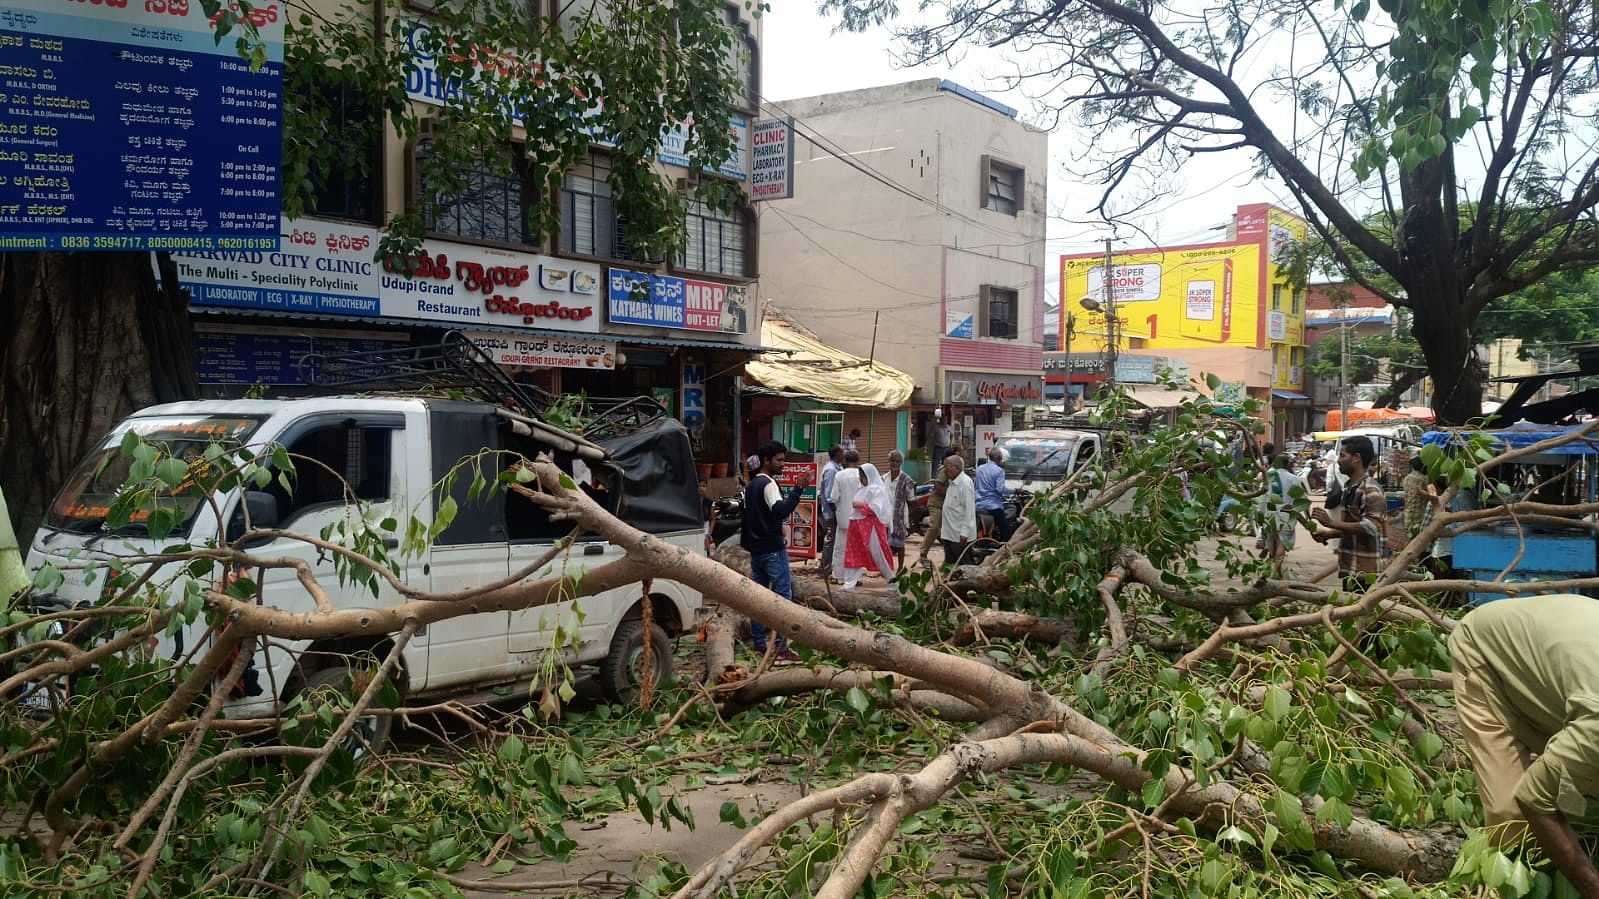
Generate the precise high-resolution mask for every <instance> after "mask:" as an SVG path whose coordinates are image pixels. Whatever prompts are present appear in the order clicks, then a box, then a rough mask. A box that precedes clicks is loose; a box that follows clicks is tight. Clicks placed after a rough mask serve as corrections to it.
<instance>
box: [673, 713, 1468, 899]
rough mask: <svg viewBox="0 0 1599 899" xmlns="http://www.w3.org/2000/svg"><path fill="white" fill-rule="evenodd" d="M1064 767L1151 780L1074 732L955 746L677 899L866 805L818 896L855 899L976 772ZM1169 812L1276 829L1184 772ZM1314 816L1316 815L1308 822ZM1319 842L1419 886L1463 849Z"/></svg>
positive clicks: (1122, 779) (1229, 788)
mask: <svg viewBox="0 0 1599 899" xmlns="http://www.w3.org/2000/svg"><path fill="white" fill-rule="evenodd" d="M1046 762H1047V763H1056V764H1065V765H1069V766H1071V767H1073V768H1078V769H1080V770H1084V771H1091V772H1093V773H1094V774H1097V775H1099V776H1100V777H1102V778H1104V779H1105V780H1107V781H1110V782H1112V783H1114V784H1116V785H1117V786H1120V787H1122V788H1123V789H1125V790H1128V791H1129V792H1133V793H1137V792H1138V791H1139V790H1141V789H1142V788H1143V785H1144V784H1145V783H1147V782H1148V780H1149V778H1150V775H1149V774H1148V772H1146V771H1145V770H1144V769H1143V768H1142V767H1140V766H1139V764H1138V761H1137V760H1136V759H1135V758H1134V757H1133V756H1130V755H1127V754H1123V753H1115V752H1110V751H1107V750H1106V748H1105V747H1103V746H1101V745H1099V744H1097V743H1095V742H1093V741H1091V740H1086V739H1083V738H1082V737H1078V736H1075V735H1073V734H1044V733H1017V734H1012V735H1009V736H1006V737H1001V738H997V739H993V740H987V741H982V742H972V741H968V742H963V743H958V744H956V745H954V746H952V747H950V749H949V750H948V751H946V752H945V753H944V754H942V755H940V756H939V757H938V758H937V759H935V760H933V762H931V763H930V764H929V765H928V766H927V767H926V768H924V769H922V770H921V771H920V772H917V773H915V774H905V775H898V776H894V775H887V774H870V775H866V776H864V777H861V778H859V779H857V780H855V781H852V782H851V783H848V784H844V785H843V786H840V787H836V788H834V789H832V790H826V791H823V792H820V793H813V794H811V795H810V796H808V797H806V798H805V800H803V801H802V802H800V803H796V804H794V805H792V806H790V807H788V808H785V809H782V810H780V812H779V813H776V814H774V815H773V816H772V817H770V818H768V819H767V820H766V821H763V822H762V824H761V826H759V827H757V828H756V829H754V830H752V831H750V833H748V834H746V835H745V837H744V838H743V839H741V840H740V841H739V842H738V843H737V844H735V845H734V846H733V847H732V848H731V849H729V850H728V851H726V852H724V853H722V854H721V855H719V856H717V857H716V858H713V859H711V860H710V861H709V862H707V863H706V864H705V865H703V866H702V867H701V868H700V869H699V870H698V871H697V872H695V875H694V876H693V877H692V878H690V880H689V881H688V883H687V884H685V885H684V886H683V888H682V889H680V890H679V891H678V892H677V893H676V894H675V899H708V897H711V896H714V895H716V894H717V891H718V890H721V889H722V888H724V887H726V886H727V885H728V884H729V883H730V882H731V880H732V878H733V877H734V876H736V875H737V873H738V872H739V871H740V870H742V869H743V868H744V867H746V866H747V865H748V864H749V862H750V861H751V860H753V859H754V857H755V854H756V852H757V851H758V850H759V849H760V848H761V847H763V846H764V845H766V844H768V843H770V842H771V841H772V840H773V839H775V838H776V836H777V835H778V834H780V833H781V832H782V831H783V830H785V829H787V827H789V826H791V825H793V824H795V823H798V822H799V821H801V820H804V819H805V818H807V817H809V816H811V815H816V814H821V813H824V812H830V811H835V810H838V809H847V808H852V807H858V806H860V805H863V804H867V803H870V805H869V806H868V813H867V822H868V824H867V825H866V827H865V829H864V830H862V831H859V832H858V834H857V836H856V839H855V841H853V842H852V843H851V845H850V846H849V847H847V848H846V849H845V851H844V854H843V855H842V856H841V859H840V862H839V864H838V865H837V866H836V867H835V868H834V870H833V872H832V874H831V876H830V877H829V878H828V881H827V883H826V884H825V885H824V886H823V887H822V889H821V890H820V891H819V892H818V893H817V894H816V895H818V896H831V897H849V896H853V895H855V893H856V891H857V890H859V888H860V885H861V883H862V882H864V880H865V878H866V876H867V875H868V874H869V873H870V871H871V867H872V865H873V864H875V861H876V859H877V857H878V855H879V854H880V853H881V852H882V850H883V848H884V845H883V840H884V835H885V833H887V832H889V830H890V827H897V826H898V824H899V823H901V822H903V821H904V819H905V818H906V817H908V816H909V815H910V814H913V813H915V812H917V811H920V810H922V809H926V808H929V807H931V806H932V805H933V804H934V803H936V802H937V801H939V800H940V799H941V798H942V797H943V796H944V795H945V794H946V793H948V792H949V791H950V790H952V789H953V788H954V787H955V786H957V785H958V784H959V783H960V782H962V781H964V780H966V779H968V778H970V777H972V776H973V775H976V774H979V773H992V772H995V771H999V770H1003V769H1005V768H1009V767H1015V766H1019V765H1029V764H1038V763H1046ZM1164 781H1165V787H1166V795H1167V796H1168V797H1170V798H1169V803H1168V809H1169V811H1170V812H1171V813H1173V814H1175V815H1182V816H1186V817H1190V818H1192V819H1194V820H1195V821H1197V822H1200V823H1202V824H1205V825H1207V826H1210V827H1213V828H1218V829H1219V828H1221V827H1225V826H1228V825H1240V826H1243V827H1245V828H1246V829H1253V830H1256V831H1257V832H1258V831H1262V830H1264V828H1265V826H1266V825H1268V824H1271V823H1272V821H1273V813H1272V812H1271V811H1269V810H1267V809H1266V808H1265V806H1264V805H1263V804H1262V803H1261V802H1260V800H1259V799H1258V798H1257V797H1256V796H1254V795H1253V794H1250V793H1247V792H1244V791H1242V790H1240V789H1238V788H1237V787H1235V786H1233V785H1232V784H1231V783H1228V782H1226V781H1221V782H1216V783H1212V784H1211V785H1210V786H1207V787H1199V786H1197V785H1196V783H1195V782H1194V780H1193V778H1192V775H1191V774H1189V773H1188V772H1187V771H1185V770H1183V769H1181V768H1177V767H1173V768H1172V769H1171V770H1169V771H1168V773H1167V774H1166V777H1165V778H1164ZM1313 815H1314V808H1311V809H1309V810H1307V816H1313ZM1309 820H1311V822H1312V827H1313V828H1314V830H1315V833H1316V838H1317V842H1318V844H1320V845H1322V846H1323V848H1326V849H1328V851H1330V852H1332V853H1333V854H1335V855H1338V856H1341V857H1343V858H1348V859H1352V860H1354V861H1357V862H1358V863H1360V864H1361V865H1362V866H1364V867H1367V868H1369V869H1371V870H1373V871H1379V872H1382V873H1391V874H1407V875H1410V876H1415V877H1418V878H1421V879H1424V880H1442V879H1443V878H1444V877H1445V876H1447V875H1448V873H1449V870H1450V868H1451V867H1452V866H1453V864H1454V861H1455V855H1456V853H1457V852H1458V849H1459V841H1458V839H1457V838H1454V837H1450V836H1448V835H1443V834H1436V833H1431V832H1420V833H1415V834H1408V835H1407V834H1401V833H1398V832H1396V831H1393V830H1390V829H1388V828H1385V827H1383V826H1382V825H1380V824H1377V823H1375V822H1373V821H1370V820H1368V819H1364V818H1356V819H1355V820H1354V821H1353V822H1352V823H1351V824H1350V826H1349V827H1348V828H1340V827H1337V826H1335V825H1330V824H1326V825H1324V824H1320V823H1315V822H1314V818H1313V817H1309Z"/></svg>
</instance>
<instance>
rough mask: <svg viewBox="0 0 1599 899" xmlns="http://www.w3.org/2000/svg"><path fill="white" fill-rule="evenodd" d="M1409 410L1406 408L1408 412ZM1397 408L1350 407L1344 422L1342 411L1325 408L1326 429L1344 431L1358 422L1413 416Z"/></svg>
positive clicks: (1409, 418)
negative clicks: (1347, 419) (1346, 419)
mask: <svg viewBox="0 0 1599 899" xmlns="http://www.w3.org/2000/svg"><path fill="white" fill-rule="evenodd" d="M1408 411H1410V410H1406V412H1408ZM1406 412H1401V411H1399V410H1397V409H1350V410H1349V421H1348V423H1347V424H1346V423H1345V422H1344V416H1343V413H1342V412H1341V411H1340V410H1338V409H1329V410H1327V428H1326V429H1327V430H1329V431H1345V430H1348V429H1349V428H1351V427H1353V426H1355V425H1358V424H1371V423H1372V422H1376V421H1392V420H1395V419H1404V420H1406V421H1409V420H1411V419H1413V418H1415V416H1413V415H1407V414H1406Z"/></svg>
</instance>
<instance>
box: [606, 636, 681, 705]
mask: <svg viewBox="0 0 1599 899" xmlns="http://www.w3.org/2000/svg"><path fill="white" fill-rule="evenodd" d="M650 655H651V659H650V660H651V662H652V663H653V667H654V669H655V676H654V678H653V682H654V684H655V688H656V689H660V687H661V685H662V684H664V683H666V679H667V678H669V677H671V676H672V641H671V640H669V639H667V636H666V631H665V630H664V629H663V628H662V627H661V626H660V625H659V624H653V623H652V624H651V625H650ZM643 687H644V622H643V621H641V620H639V619H637V618H632V619H629V620H627V621H624V622H622V623H621V625H620V626H618V627H617V629H616V636H614V637H612V638H611V652H610V654H609V655H607V656H606V657H605V660H604V661H602V662H600V689H601V690H604V691H605V698H606V699H609V700H610V701H611V702H614V703H619V704H631V703H634V702H637V701H638V698H639V692H640V691H641V690H642V689H643Z"/></svg>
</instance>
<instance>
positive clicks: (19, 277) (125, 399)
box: [0, 253, 199, 546]
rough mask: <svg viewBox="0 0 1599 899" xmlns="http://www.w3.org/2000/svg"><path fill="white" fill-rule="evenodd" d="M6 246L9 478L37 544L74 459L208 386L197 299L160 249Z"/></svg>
mask: <svg viewBox="0 0 1599 899" xmlns="http://www.w3.org/2000/svg"><path fill="white" fill-rule="evenodd" d="M160 258H161V264H162V269H163V278H162V279H161V281H160V282H159V283H158V282H157V280H156V275H155V271H154V269H153V267H152V266H151V257H150V254H148V253H5V254H0V334H4V342H3V343H0V486H3V487H4V490H5V494H6V498H7V500H8V501H9V502H10V509H11V515H12V518H13V521H14V522H15V524H16V529H17V539H18V540H19V541H20V542H21V544H22V545H23V546H27V545H28V544H29V543H30V542H31V541H32V539H33V532H34V530H35V529H36V528H37V527H38V525H39V521H40V519H41V518H42V517H43V515H44V511H45V507H46V506H47V504H48V503H49V502H50V500H51V499H52V498H54V496H55V493H56V491H57V490H59V489H60V488H61V485H62V483H63V482H64V481H65V480H66V477H67V475H68V474H69V473H70V472H71V471H72V468H73V466H74V465H76V464H77V463H78V461H79V460H80V459H82V458H83V456H84V455H85V454H86V453H87V452H88V451H89V449H90V448H91V447H93V445H94V444H95V443H96V442H97V441H99V440H100V439H101V438H102V437H103V436H105V433H106V431H108V430H110V429H111V427H112V426H113V425H115V424H116V423H117V422H118V421H120V420H121V419H122V418H124V417H126V416H127V415H128V414H129V413H130V412H133V411H134V410H136V409H139V408H141V407H143V406H148V405H151V404H152V403H161V402H172V401H176V400H183V399H193V398H194V397H195V396H197V395H198V393H199V385H198V382H197V380H196V375H195V360H194V338H193V332H192V330H191V328H190V324H189V313H188V297H187V295H186V294H184V293H183V292H181V291H180V290H178V287H177V273H176V270H175V269H174V268H173V267H172V263H171V260H170V259H168V258H166V256H165V254H162V255H161V257H160Z"/></svg>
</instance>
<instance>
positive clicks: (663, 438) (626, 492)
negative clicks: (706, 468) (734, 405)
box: [597, 418, 705, 534]
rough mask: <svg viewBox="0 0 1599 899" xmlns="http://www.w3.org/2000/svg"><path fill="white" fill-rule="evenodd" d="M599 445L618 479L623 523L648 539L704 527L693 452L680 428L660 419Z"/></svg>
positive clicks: (672, 421)
mask: <svg viewBox="0 0 1599 899" xmlns="http://www.w3.org/2000/svg"><path fill="white" fill-rule="evenodd" d="M597 442H598V443H599V445H600V446H601V447H603V448H604V449H605V452H606V453H607V458H606V460H605V464H606V465H607V466H609V467H611V468H612V469H613V470H614V471H615V472H616V473H617V475H618V476H619V477H620V478H621V482H622V505H621V509H620V510H619V511H618V517H620V518H621V519H622V520H623V521H625V522H627V523H628V524H630V525H632V526H633V527H636V528H638V529H639V530H641V531H644V532H645V533H648V534H670V533H675V532H678V531H697V530H701V529H703V528H704V527H705V522H704V521H703V520H701V518H700V495H699V480H698V477H697V475H696V472H695V469H694V450H693V448H692V447H691V446H690V445H689V439H688V431H687V430H685V429H684V427H683V425H682V423H680V422H678V421H677V420H676V419H671V418H663V419H659V420H657V421H655V422H652V423H651V424H649V425H646V426H645V427H642V428H640V429H638V430H637V431H633V432H631V433H628V434H623V435H622V436H620V437H612V438H610V439H608V440H600V441H597Z"/></svg>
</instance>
